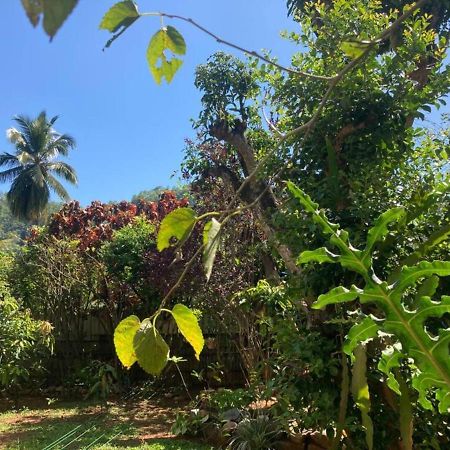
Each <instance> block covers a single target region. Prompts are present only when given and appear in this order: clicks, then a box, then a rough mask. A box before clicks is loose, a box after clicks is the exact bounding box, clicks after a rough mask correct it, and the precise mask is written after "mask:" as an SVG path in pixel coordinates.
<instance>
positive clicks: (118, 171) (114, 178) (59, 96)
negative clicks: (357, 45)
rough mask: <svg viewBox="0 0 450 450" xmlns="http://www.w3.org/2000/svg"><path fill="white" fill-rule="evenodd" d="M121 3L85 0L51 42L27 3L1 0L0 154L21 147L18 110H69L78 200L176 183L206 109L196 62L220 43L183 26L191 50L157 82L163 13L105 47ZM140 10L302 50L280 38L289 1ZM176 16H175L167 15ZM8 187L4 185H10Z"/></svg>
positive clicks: (287, 25) (166, 2) (254, 44)
mask: <svg viewBox="0 0 450 450" xmlns="http://www.w3.org/2000/svg"><path fill="white" fill-rule="evenodd" d="M113 3H114V1H113V0H95V1H94V0H80V3H79V5H78V7H77V8H76V9H75V11H74V13H73V14H72V16H70V17H69V19H68V21H67V22H66V23H65V24H64V26H63V28H62V29H61V30H60V31H59V33H58V35H57V36H56V37H55V39H54V41H53V42H52V43H49V41H48V38H47V37H46V36H45V35H44V33H43V31H42V29H41V28H39V29H33V28H32V26H31V25H30V23H29V22H28V19H27V18H26V16H25V13H24V11H23V10H22V8H21V5H20V1H19V0H8V1H5V0H3V1H1V2H0V17H2V26H1V27H0V53H1V54H2V55H3V57H2V61H3V64H2V70H1V74H0V98H1V101H0V152H1V151H12V147H11V145H10V144H9V143H8V142H7V140H6V137H5V133H4V130H6V129H7V128H9V127H11V126H12V125H13V122H12V121H11V118H12V117H13V116H14V115H15V114H27V115H30V116H34V115H36V114H38V113H39V112H40V111H41V110H43V109H45V110H47V112H48V114H49V115H57V114H58V115H60V116H61V117H60V119H59V120H58V122H57V124H56V125H57V126H56V129H57V130H58V131H60V132H67V133H70V134H72V135H73V136H74V137H75V139H76V141H77V148H76V150H75V151H73V152H72V155H71V157H70V158H69V162H70V164H72V165H73V166H74V167H75V168H76V170H77V172H78V176H79V186H78V187H77V188H69V192H70V194H71V195H72V197H73V198H75V199H77V200H80V201H81V202H82V203H83V204H87V203H89V202H90V201H92V200H102V201H109V200H121V199H130V198H131V197H132V195H133V194H136V193H138V192H139V191H141V190H144V189H150V188H152V187H154V186H157V185H167V184H173V183H174V181H173V180H171V179H170V176H171V174H172V173H173V172H174V171H176V170H177V169H178V168H179V164H180V162H181V159H182V152H183V145H184V139H185V138H186V137H192V136H194V133H193V131H192V129H191V123H190V119H191V118H193V117H196V115H197V114H198V112H199V110H200V101H199V100H200V94H199V92H198V91H196V89H195V87H194V85H193V80H194V70H195V67H196V66H197V65H198V64H200V63H203V62H204V61H205V60H206V58H207V57H208V56H209V55H211V54H212V53H214V52H215V51H217V50H220V49H223V47H221V46H220V45H219V44H217V43H216V42H214V41H213V40H211V39H210V38H208V37H207V36H205V35H203V34H201V33H200V32H198V31H196V30H195V29H193V28H191V27H189V25H188V24H184V23H176V22H170V23H173V25H174V26H176V27H177V28H178V29H179V30H180V31H181V32H182V34H183V35H184V37H185V39H186V41H187V45H188V52H187V55H186V58H185V63H184V65H183V67H182V69H181V70H180V72H179V73H178V74H177V76H176V77H175V79H174V81H173V82H172V84H171V85H169V86H167V85H162V86H157V85H156V84H155V83H154V82H153V80H152V78H151V76H150V73H149V71H148V68H147V63H146V60H145V52H146V48H147V44H148V41H149V39H150V37H151V35H152V34H153V32H155V31H156V29H157V28H158V26H159V19H156V18H146V19H145V20H140V21H138V22H137V23H136V24H135V25H134V26H133V27H132V28H131V29H129V30H128V31H127V32H126V33H125V34H124V35H123V36H122V38H121V39H119V40H117V41H116V42H115V43H114V45H113V46H112V47H111V48H110V49H109V50H108V51H106V52H102V47H103V45H104V43H105V42H106V40H107V39H108V38H109V34H108V33H107V32H105V31H100V30H98V24H99V22H100V20H101V18H102V16H103V14H104V12H105V11H106V10H107V9H108V8H109V7H110V6H111V5H112V4H113ZM138 4H139V7H140V10H141V11H155V10H156V11H157V10H163V11H167V12H172V13H178V14H182V15H187V16H189V17H192V18H195V19H196V20H197V21H198V22H200V23H201V24H202V25H204V26H206V27H207V28H210V29H211V30H213V31H214V32H216V33H217V34H219V35H221V36H222V37H224V38H226V39H229V40H232V41H235V42H237V43H239V44H242V45H243V46H245V47H248V48H250V49H255V50H260V49H262V48H265V49H271V50H273V54H274V55H277V56H279V58H280V60H281V61H282V62H284V63H287V62H288V61H289V55H290V54H291V53H292V51H293V47H292V46H291V44H290V43H289V42H286V41H284V40H283V39H281V38H280V37H279V32H280V31H281V30H284V29H290V30H294V29H295V28H296V24H295V23H294V22H292V21H291V20H290V19H288V18H286V9H285V6H284V5H285V3H284V1H283V0H277V1H275V0H227V1H223V2H219V1H211V0H140V1H138ZM166 23H169V22H166ZM7 188H8V186H7V185H0V191H6V190H7Z"/></svg>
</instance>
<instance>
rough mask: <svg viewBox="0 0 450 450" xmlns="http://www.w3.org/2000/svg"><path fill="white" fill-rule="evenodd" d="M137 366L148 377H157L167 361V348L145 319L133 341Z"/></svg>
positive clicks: (156, 331) (148, 320) (149, 322)
mask: <svg viewBox="0 0 450 450" xmlns="http://www.w3.org/2000/svg"><path fill="white" fill-rule="evenodd" d="M133 347H134V352H135V354H136V358H137V362H138V364H139V365H140V366H141V367H142V368H143V369H144V370H145V371H146V372H147V373H149V374H150V375H159V374H160V373H161V372H162V370H163V369H164V367H166V364H167V361H168V360H169V351H170V350H169V346H168V345H167V344H166V341H165V340H164V339H163V338H162V336H161V335H160V334H159V331H158V330H157V329H156V328H155V327H154V326H153V325H152V323H151V321H150V319H145V320H144V321H143V322H142V324H141V326H140V328H139V330H138V331H137V332H136V334H135V336H134V340H133Z"/></svg>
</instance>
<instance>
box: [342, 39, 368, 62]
mask: <svg viewBox="0 0 450 450" xmlns="http://www.w3.org/2000/svg"><path fill="white" fill-rule="evenodd" d="M369 46H370V43H369V42H363V41H343V42H342V43H341V50H342V51H343V52H344V53H345V54H346V56H348V57H349V58H351V59H356V58H359V57H360V56H362V55H363V53H364V52H365V51H366V50H367V48H368V47H369Z"/></svg>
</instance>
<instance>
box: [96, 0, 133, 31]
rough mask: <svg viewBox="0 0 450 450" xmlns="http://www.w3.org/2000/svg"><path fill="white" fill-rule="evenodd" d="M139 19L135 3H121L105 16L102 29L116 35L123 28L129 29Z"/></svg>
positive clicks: (128, 1) (129, 0)
mask: <svg viewBox="0 0 450 450" xmlns="http://www.w3.org/2000/svg"><path fill="white" fill-rule="evenodd" d="M138 18H139V11H138V9H137V6H136V4H135V3H134V2H133V1H131V0H126V1H123V2H119V3H116V4H115V5H114V6H112V7H111V8H110V9H109V10H108V12H107V13H106V14H105V15H104V16H103V19H102V21H101V23H100V29H102V30H108V31H110V32H111V33H115V32H117V31H118V30H119V29H120V28H122V27H124V28H126V27H129V26H130V25H131V24H132V23H133V22H134V21H135V20H136V19H138Z"/></svg>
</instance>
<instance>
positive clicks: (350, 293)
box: [312, 286, 360, 309]
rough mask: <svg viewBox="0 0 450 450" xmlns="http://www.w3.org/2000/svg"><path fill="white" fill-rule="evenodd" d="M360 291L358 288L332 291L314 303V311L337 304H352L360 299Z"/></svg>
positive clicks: (341, 288)
mask: <svg viewBox="0 0 450 450" xmlns="http://www.w3.org/2000/svg"><path fill="white" fill-rule="evenodd" d="M359 294H360V290H359V289H358V288H357V287H356V286H352V287H351V289H347V288H345V287H343V286H339V287H337V288H334V289H332V290H331V291H329V292H327V293H326V294H322V295H320V296H319V298H318V299H317V301H316V302H314V303H313V305H312V307H313V308H314V309H322V308H324V307H325V306H327V305H334V304H336V303H344V302H351V301H352V300H355V299H356V298H358V296H359Z"/></svg>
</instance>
